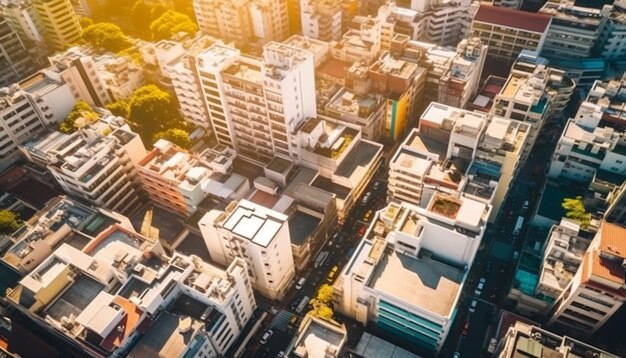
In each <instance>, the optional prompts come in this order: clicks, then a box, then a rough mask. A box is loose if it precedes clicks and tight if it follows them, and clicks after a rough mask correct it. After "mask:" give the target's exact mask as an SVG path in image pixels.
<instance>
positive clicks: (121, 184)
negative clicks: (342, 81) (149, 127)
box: [22, 116, 147, 213]
mask: <svg viewBox="0 0 626 358" xmlns="http://www.w3.org/2000/svg"><path fill="white" fill-rule="evenodd" d="M105 133H108V134H105ZM22 151H23V152H24V155H25V156H26V157H27V158H28V159H29V160H30V161H31V162H34V163H37V164H39V165H44V166H46V167H47V168H48V170H49V171H50V173H51V174H52V176H53V177H54V179H55V180H56V182H57V183H58V184H59V185H60V186H61V188H62V189H63V191H65V193H67V194H68V195H69V196H71V197H73V198H78V199H81V200H83V201H84V202H86V203H89V204H91V205H94V206H99V207H104V208H107V209H110V210H115V211H117V212H120V213H130V212H132V211H133V210H135V209H137V208H138V207H139V206H140V205H142V204H143V203H142V197H143V195H142V191H141V186H140V184H139V177H138V176H137V172H136V170H135V167H134V165H135V164H137V163H138V162H139V161H140V160H141V159H142V158H144V157H145V156H146V154H147V153H146V150H145V148H144V146H143V142H142V141H141V138H140V137H139V135H137V134H135V133H133V132H132V131H131V130H130V129H129V128H128V125H127V124H125V123H124V120H123V119H122V118H119V117H113V116H110V117H107V118H105V119H104V120H100V121H99V122H96V123H95V124H93V125H90V126H87V127H84V128H83V129H81V130H78V131H76V132H74V133H72V134H62V133H59V132H52V133H50V134H48V135H46V136H43V137H41V138H38V139H35V140H33V141H32V142H29V143H27V144H25V145H24V146H23V147H22Z"/></svg>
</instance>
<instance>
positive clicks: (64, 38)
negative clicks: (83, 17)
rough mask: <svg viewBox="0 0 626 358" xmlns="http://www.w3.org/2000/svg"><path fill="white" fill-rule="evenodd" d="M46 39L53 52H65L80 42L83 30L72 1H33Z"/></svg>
mask: <svg viewBox="0 0 626 358" xmlns="http://www.w3.org/2000/svg"><path fill="white" fill-rule="evenodd" d="M33 4H34V5H35V10H36V12H37V15H39V18H40V19H41V23H42V25H43V28H44V29H45V32H46V33H45V39H46V41H47V43H48V47H50V49H51V50H53V51H63V50H65V49H66V48H67V47H68V46H69V45H71V44H74V43H76V42H78V40H80V38H81V35H82V32H83V30H82V28H81V27H80V23H79V22H78V16H76V12H75V11H74V8H73V7H72V3H71V1H70V0H33Z"/></svg>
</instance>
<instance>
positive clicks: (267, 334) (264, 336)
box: [261, 329, 274, 344]
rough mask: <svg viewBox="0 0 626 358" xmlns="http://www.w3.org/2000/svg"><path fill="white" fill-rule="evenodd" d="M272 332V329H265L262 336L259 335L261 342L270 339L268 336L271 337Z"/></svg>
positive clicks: (263, 342)
mask: <svg viewBox="0 0 626 358" xmlns="http://www.w3.org/2000/svg"><path fill="white" fill-rule="evenodd" d="M273 334H274V331H272V330H271V329H268V330H267V331H265V333H263V336H262V337H261V344H265V343H267V341H268V340H269V339H270V337H272V335H273Z"/></svg>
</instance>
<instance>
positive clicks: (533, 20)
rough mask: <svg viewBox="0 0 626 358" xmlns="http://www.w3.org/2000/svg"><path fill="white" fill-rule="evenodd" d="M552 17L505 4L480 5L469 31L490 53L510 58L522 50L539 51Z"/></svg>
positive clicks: (498, 58) (499, 57) (494, 57)
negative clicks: (510, 7)
mask: <svg viewBox="0 0 626 358" xmlns="http://www.w3.org/2000/svg"><path fill="white" fill-rule="evenodd" d="M550 21H551V17H550V16H548V15H544V14H533V13H528V12H524V11H520V10H515V9H509V8H506V7H499V6H490V5H480V7H479V8H478V11H477V12H476V16H475V17H474V20H473V21H472V30H471V35H472V36H477V37H480V39H481V40H482V41H483V43H484V44H486V45H487V46H489V51H488V54H489V57H490V58H493V59H496V60H499V61H502V62H509V63H510V62H513V61H514V60H515V59H516V58H517V56H518V55H519V54H520V52H522V50H529V51H540V50H541V49H542V47H543V44H544V42H545V40H546V36H547V33H548V28H549V26H550Z"/></svg>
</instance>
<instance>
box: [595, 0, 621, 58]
mask: <svg viewBox="0 0 626 358" xmlns="http://www.w3.org/2000/svg"><path fill="white" fill-rule="evenodd" d="M603 11H604V9H603ZM624 37H626V1H624V0H618V1H615V2H613V8H612V9H611V11H610V12H609V14H608V15H607V19H606V22H605V24H604V27H603V28H602V34H601V35H600V41H599V52H600V56H601V57H602V58H604V59H608V60H619V59H622V58H624V56H626V42H624V41H623V39H624Z"/></svg>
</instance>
